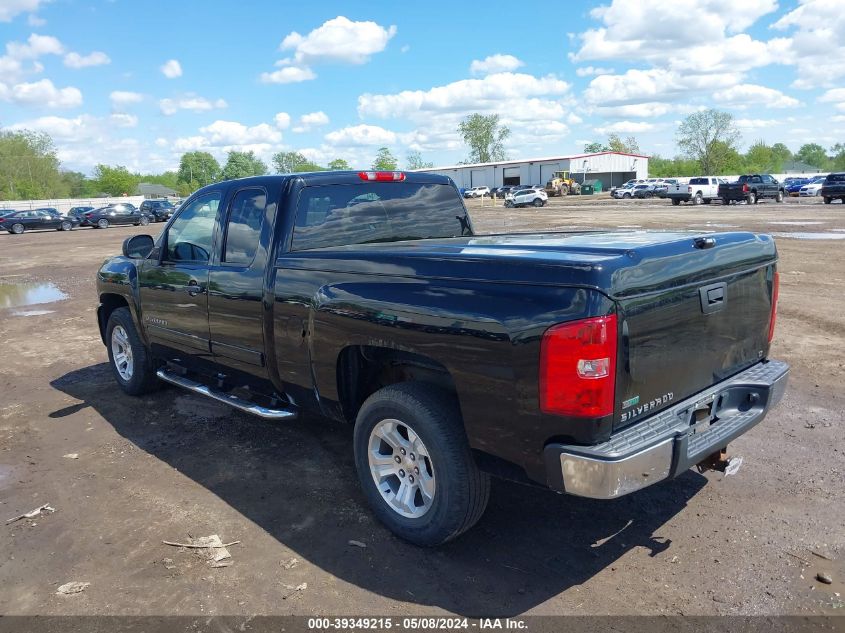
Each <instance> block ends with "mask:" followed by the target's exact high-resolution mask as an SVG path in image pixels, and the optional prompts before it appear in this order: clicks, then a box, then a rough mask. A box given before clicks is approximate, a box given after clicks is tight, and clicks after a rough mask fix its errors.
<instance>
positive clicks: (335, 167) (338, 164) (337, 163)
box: [329, 158, 352, 171]
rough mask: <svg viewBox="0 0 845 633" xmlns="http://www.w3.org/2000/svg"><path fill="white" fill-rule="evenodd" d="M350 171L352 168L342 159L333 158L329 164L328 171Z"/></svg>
mask: <svg viewBox="0 0 845 633" xmlns="http://www.w3.org/2000/svg"><path fill="white" fill-rule="evenodd" d="M350 169H352V166H351V165H350V164H349V163H347V162H346V161H345V160H343V159H342V158H335V159H334V160H333V161H332V162H330V163H329V170H330V171H349V170H350Z"/></svg>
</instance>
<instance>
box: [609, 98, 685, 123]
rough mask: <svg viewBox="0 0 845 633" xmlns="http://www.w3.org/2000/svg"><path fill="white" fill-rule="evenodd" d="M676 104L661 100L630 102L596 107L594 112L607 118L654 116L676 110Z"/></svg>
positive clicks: (644, 117) (643, 117)
mask: <svg viewBox="0 0 845 633" xmlns="http://www.w3.org/2000/svg"><path fill="white" fill-rule="evenodd" d="M676 109H677V108H676V106H673V105H672V104H669V103H663V102H661V101H643V102H642V103H631V104H628V105H619V106H611V107H598V108H597V109H596V112H598V113H599V114H601V115H602V116H605V117H609V118H619V119H627V118H631V117H634V118H638V119H646V118H654V117H660V116H663V115H665V114H669V113H670V112H674V111H675V110H676Z"/></svg>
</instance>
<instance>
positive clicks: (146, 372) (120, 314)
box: [106, 308, 159, 396]
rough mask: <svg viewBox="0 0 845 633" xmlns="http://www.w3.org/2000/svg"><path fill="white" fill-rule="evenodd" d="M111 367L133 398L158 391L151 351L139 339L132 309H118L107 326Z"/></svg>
mask: <svg viewBox="0 0 845 633" xmlns="http://www.w3.org/2000/svg"><path fill="white" fill-rule="evenodd" d="M106 347H107V349H108V353H109V365H110V366H111V369H112V374H113V375H114V378H115V380H116V381H117V384H118V385H120V388H121V389H123V391H124V392H126V393H128V394H129V395H130V396H140V395H143V394H145V393H149V392H150V391H154V390H155V389H156V387H158V385H159V382H158V379H157V378H156V375H155V371H154V370H153V365H152V360H151V359H150V355H149V354H148V353H147V348H146V347H144V343H143V342H142V341H141V337H140V336H138V330H136V329H135V323H134V321H132V314H131V313H130V312H129V308H118V309H117V310H115V311H114V312H112V313H111V315H110V316H109V322H108V324H107V325H106Z"/></svg>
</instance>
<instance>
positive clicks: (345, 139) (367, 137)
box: [326, 124, 397, 147]
mask: <svg viewBox="0 0 845 633" xmlns="http://www.w3.org/2000/svg"><path fill="white" fill-rule="evenodd" d="M396 138H397V137H396V133H395V132H391V131H390V130H386V129H384V128H383V127H379V126H378V125H366V124H361V125H352V126H349V127H345V128H342V129H340V130H334V131H332V132H329V133H328V134H326V140H327V141H328V142H329V143H332V144H334V145H340V146H344V147H355V146H369V145H372V146H376V145H392V144H393V143H395V142H396Z"/></svg>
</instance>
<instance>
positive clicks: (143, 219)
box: [139, 215, 150, 226]
mask: <svg viewBox="0 0 845 633" xmlns="http://www.w3.org/2000/svg"><path fill="white" fill-rule="evenodd" d="M139 223H140V225H141V226H147V225H148V224H149V223H150V219H149V218H148V217H147V216H145V215H142V216H141V219H140V220H139Z"/></svg>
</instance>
